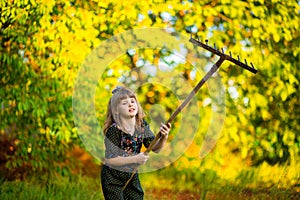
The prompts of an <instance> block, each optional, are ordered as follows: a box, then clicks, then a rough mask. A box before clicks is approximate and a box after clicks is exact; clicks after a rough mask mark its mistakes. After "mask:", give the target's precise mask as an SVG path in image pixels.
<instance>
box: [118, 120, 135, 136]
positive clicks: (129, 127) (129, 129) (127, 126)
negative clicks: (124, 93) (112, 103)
mask: <svg viewBox="0 0 300 200" xmlns="http://www.w3.org/2000/svg"><path fill="white" fill-rule="evenodd" d="M121 123H122V124H121V126H122V128H123V129H124V130H123V131H125V132H126V133H129V134H130V135H133V134H134V131H135V124H136V122H135V117H133V118H127V119H121Z"/></svg>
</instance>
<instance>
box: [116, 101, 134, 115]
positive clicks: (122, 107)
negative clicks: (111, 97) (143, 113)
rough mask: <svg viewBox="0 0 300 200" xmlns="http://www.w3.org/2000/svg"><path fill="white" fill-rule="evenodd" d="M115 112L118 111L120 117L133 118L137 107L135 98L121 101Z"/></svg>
mask: <svg viewBox="0 0 300 200" xmlns="http://www.w3.org/2000/svg"><path fill="white" fill-rule="evenodd" d="M117 110H118V111H119V114H120V116H121V117H125V118H128V117H129V118H132V117H135V116H136V114H137V113H138V105H137V102H136V100H135V98H132V97H128V98H126V99H122V100H121V101H120V103H119V105H118V109H117Z"/></svg>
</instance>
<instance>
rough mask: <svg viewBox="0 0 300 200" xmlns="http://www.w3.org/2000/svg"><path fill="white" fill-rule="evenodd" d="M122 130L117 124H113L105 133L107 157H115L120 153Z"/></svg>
mask: <svg viewBox="0 0 300 200" xmlns="http://www.w3.org/2000/svg"><path fill="white" fill-rule="evenodd" d="M120 141H121V140H120V132H119V130H118V129H117V127H115V126H111V127H110V128H109V129H108V130H107V132H106V134H105V139H104V143H105V157H106V158H107V159H109V158H115V157H117V156H119V155H120V151H121V149H120Z"/></svg>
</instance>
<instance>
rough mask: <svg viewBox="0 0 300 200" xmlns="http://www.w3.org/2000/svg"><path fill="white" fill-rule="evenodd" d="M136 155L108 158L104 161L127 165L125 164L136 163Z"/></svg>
mask: <svg viewBox="0 0 300 200" xmlns="http://www.w3.org/2000/svg"><path fill="white" fill-rule="evenodd" d="M136 162H137V160H136V157H135V156H128V157H121V156H118V157H115V158H109V159H105V163H106V164H108V165H112V166H116V167H118V166H122V165H127V164H133V163H136Z"/></svg>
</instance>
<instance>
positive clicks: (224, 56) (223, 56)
mask: <svg viewBox="0 0 300 200" xmlns="http://www.w3.org/2000/svg"><path fill="white" fill-rule="evenodd" d="M196 37H197V36H196ZM189 41H190V42H191V43H193V44H195V45H197V46H200V47H202V48H204V49H206V50H208V51H210V52H212V53H213V54H216V55H218V56H220V59H222V60H228V61H230V62H232V63H234V64H236V65H238V66H240V67H242V68H244V69H247V70H248V71H250V72H252V73H254V74H256V73H257V70H256V69H255V68H254V66H253V64H252V63H251V62H250V65H251V67H250V66H249V65H248V63H247V60H246V59H245V63H242V62H241V61H240V57H239V56H238V59H235V58H233V57H232V54H231V52H230V51H229V55H227V54H225V53H224V50H223V48H221V51H219V50H218V49H217V47H216V45H215V44H214V47H211V46H208V40H205V43H206V44H204V43H202V42H201V41H200V39H199V37H197V40H196V39H194V38H193V37H192V35H191V38H190V40H189ZM222 62H223V61H222Z"/></svg>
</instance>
